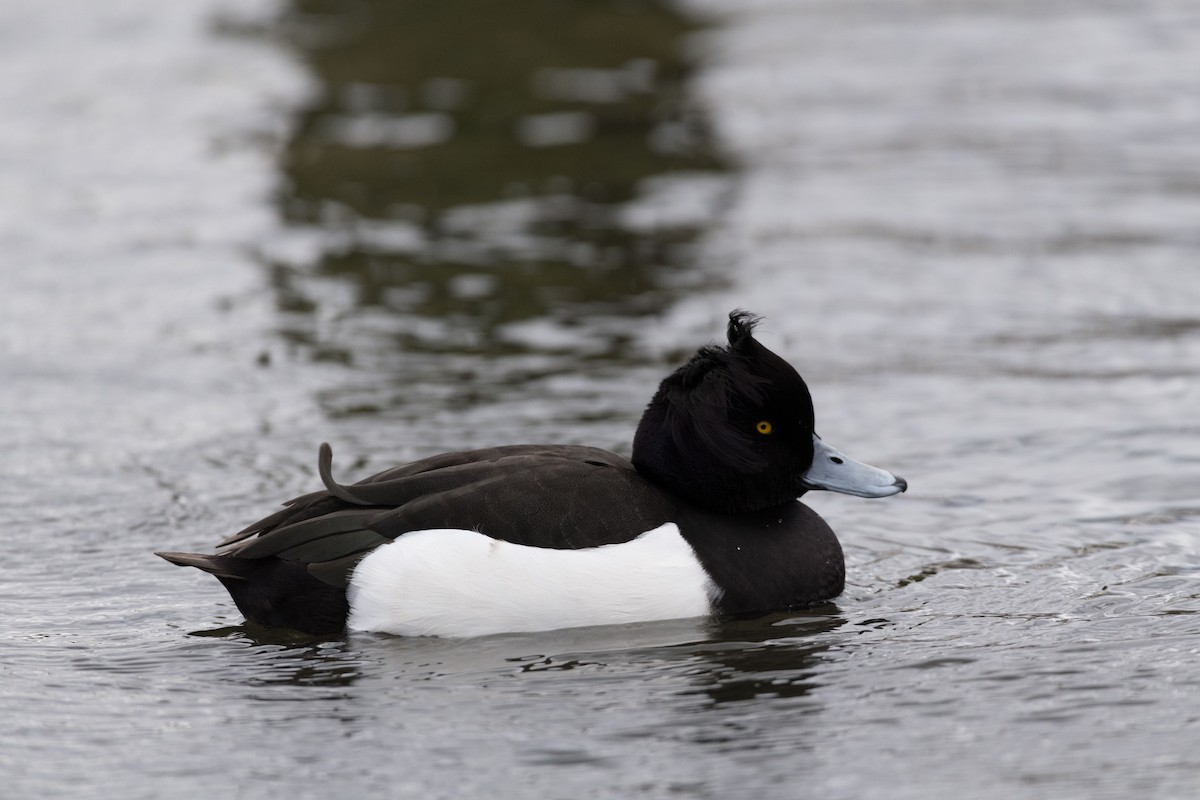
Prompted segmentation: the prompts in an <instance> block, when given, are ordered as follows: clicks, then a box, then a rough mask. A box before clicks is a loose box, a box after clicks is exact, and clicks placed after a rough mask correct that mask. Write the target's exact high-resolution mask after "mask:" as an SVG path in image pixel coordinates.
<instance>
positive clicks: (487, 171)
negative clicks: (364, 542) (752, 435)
mask: <svg viewBox="0 0 1200 800" xmlns="http://www.w3.org/2000/svg"><path fill="white" fill-rule="evenodd" d="M0 75H2V76H3V77H4V79H3V80H0V108H3V109H4V110H5V111H4V115H3V119H0V258H2V261H0V278H2V280H3V285H2V287H0V288H2V289H3V291H2V292H0V449H2V450H3V457H2V459H0V464H2V465H3V469H2V472H0V475H2V478H3V479H2V480H0V517H2V519H3V521H4V523H5V524H4V527H3V531H4V532H3V558H2V559H0V620H2V622H0V719H3V720H4V725H3V726H0V731H2V732H0V776H2V777H3V785H2V788H0V796H3V797H5V798H9V797H13V798H34V797H37V798H43V797H76V796H77V797H84V796H86V797H120V798H143V797H144V798H157V797H184V798H186V797H213V796H224V797H246V798H270V797H289V798H295V797H328V796H365V797H373V796H382V797H422V798H427V797H448V798H461V797H497V798H501V797H503V798H511V797H547V798H560V797H561V798H578V797H633V796H645V797H699V798H710V797H711V798H724V797H731V796H750V795H753V796H756V797H766V798H794V797H795V798H798V797H808V796H821V797H828V798H874V797H879V798H883V797H886V798H909V797H921V798H928V797H940V796H954V797H961V796H970V797H979V798H1000V797H1004V798H1011V797H1033V798H1040V797H1045V798H1064V797H1071V798H1126V797H1147V798H1151V797H1152V798H1176V797H1178V798H1186V797H1193V796H1195V792H1196V790H1197V789H1198V788H1200V755H1198V753H1200V671H1198V669H1197V665H1198V664H1200V622H1198V619H1200V618H1198V617H1197V614H1198V612H1200V572H1198V569H1197V565H1198V563H1200V555H1198V551H1200V422H1198V421H1197V409H1200V311H1198V309H1200V9H1198V8H1197V7H1195V6H1194V5H1193V4H1189V3H1184V2H1161V1H1159V2H1155V1H1152V2H1134V1H1133V0H1128V1H1125V0H1121V1H1119V2H1107V3H1095V2H1083V1H1082V0H1079V1H1078V2H1076V1H1074V0H1066V1H1065V2H1059V3H1054V4H1046V3H1039V2H992V1H991V0H981V1H980V2H962V3H955V2H932V1H931V0H906V1H904V2H884V1H883V0H849V1H847V0H839V1H838V2H833V0H828V1H827V2H768V1H766V0H764V2H755V3H734V2H723V1H722V0H702V1H700V0H698V2H694V3H689V4H685V5H683V6H677V5H666V4H658V3H649V2H632V1H628V0H626V1H622V2H612V3H602V2H596V3H583V2H563V3H553V4H547V3H535V2H520V1H518V2H510V3H489V2H482V0H472V1H471V2H465V3H457V4H448V3H436V2H432V1H430V2H410V3H386V2H382V1H381V0H356V1H355V2H350V0H345V2H341V1H338V2H335V1H334V0H326V1H323V2H315V1H313V0H303V1H302V0H293V2H291V3H279V4H275V3H271V2H253V3H246V2H239V3H233V2H224V1H223V0H203V1H202V0H196V1H195V2H191V3H167V4H163V3H151V2H149V1H148V0H115V1H114V2H109V3H104V4H99V5H96V6H95V7H94V8H93V7H90V6H89V7H88V8H86V9H85V8H83V7H82V6H80V5H78V4H71V3H43V4H29V3H20V2H12V1H11V0H6V1H5V2H0ZM734 306H742V307H746V308H750V309H753V310H755V311H758V312H760V313H763V314H766V315H767V316H768V321H767V323H766V324H765V325H764V332H763V339H764V341H765V342H766V343H767V344H768V345H769V346H771V347H773V348H774V349H776V350H777V351H779V352H780V353H782V354H784V355H786V356H787V357H789V358H790V359H791V360H792V361H793V362H794V363H795V364H797V366H798V367H799V368H800V369H801V371H802V372H803V373H804V374H805V376H806V377H807V378H808V380H809V383H810V385H811V386H812V388H813V391H814V395H815V399H816V404H817V415H818V422H819V425H820V430H821V431H822V433H823V435H824V436H825V437H826V438H827V439H828V440H829V441H831V442H833V443H834V444H836V445H837V446H839V447H841V448H843V449H844V450H846V451H847V452H849V453H851V454H853V455H855V456H857V457H861V458H863V459H866V460H869V461H871V462H873V463H877V464H880V465H882V466H886V467H887V468H890V469H893V470H895V471H896V472H897V473H899V474H902V475H904V476H905V477H906V478H908V479H909V481H910V483H911V486H912V489H911V491H910V492H909V493H908V494H907V495H905V496H903V497H901V498H896V499H892V500H889V501H878V502H867V501H862V500H858V499H855V498H848V497H835V496H829V497H823V496H817V497H814V496H811V495H810V496H809V500H810V502H811V504H812V505H813V506H814V507H816V508H817V509H818V510H819V511H820V512H821V513H822V514H823V515H825V516H826V518H827V519H828V520H829V521H830V522H831V524H832V525H833V527H834V528H835V530H837V531H838V532H839V534H840V537H841V539H842V541H843V544H844V546H845V549H846V555H847V562H848V572H849V578H848V586H847V590H846V593H845V594H844V595H843V596H842V597H841V598H839V599H838V601H837V603H836V605H832V606H829V607H826V608H823V609H820V610H819V611H818V612H815V613H809V614H778V615H773V616H771V617H768V618H766V619H761V620H742V621H706V620H684V621H677V622H667V623H655V624H647V625H639V626H629V627H622V628H603V629H583V630H573V631H560V632H552V633H546V634H539V635H519V636H518V635H510V636H496V637H488V638H484V639H475V640H463V641H446V640H434V639H422V640H403V639H397V638H390V637H383V636H365V635H353V636H349V637H347V638H346V639H344V640H338V641H331V642H320V643H314V642H305V641H295V640H288V639H287V638H286V637H279V636H271V635H263V634H261V633H255V632H253V631H250V630H247V629H245V628H243V627H241V624H240V623H241V618H240V616H239V615H238V614H237V612H236V609H234V608H233V607H232V605H231V603H230V602H229V600H228V599H227V597H226V596H225V595H224V593H223V591H222V590H221V589H220V587H219V586H218V585H217V584H216V582H215V581H212V580H211V579H210V578H207V577H206V576H202V575H200V574H199V573H194V572H185V571H182V570H178V569H175V568H171V567H169V566H168V565H166V564H165V563H163V562H160V561H158V560H157V559H155V558H153V557H152V556H151V555H150V551H152V550H154V549H162V548H167V549H181V550H187V549H205V548H207V547H209V546H210V545H211V544H212V543H213V542H215V541H216V540H217V539H219V538H220V537H222V536H224V535H225V534H226V533H228V532H230V531H232V530H234V529H236V528H238V527H241V525H243V524H244V523H245V522H246V521H248V520H249V519H253V518H255V517H256V516H258V515H261V514H262V513H264V512H265V511H266V510H267V509H269V508H270V507H271V506H273V505H274V504H275V503H277V502H279V501H281V500H283V499H285V498H287V497H290V496H292V495H294V494H297V493H300V492H304V491H309V490H311V489H313V488H315V487H316V485H317V479H316V477H315V453H316V446H317V444H318V443H319V442H320V441H323V440H328V441H330V442H332V443H333V445H334V449H335V454H336V458H337V461H336V462H335V469H336V470H337V474H339V475H340V476H342V477H343V478H344V479H347V480H348V479H352V478H355V477H358V476H361V475H365V474H367V473H369V472H372V471H375V470H377V469H381V468H383V467H385V466H388V465H390V464H392V463H396V462H401V461H405V460H409V459H411V458H415V457H419V456H422V455H427V454H430V453H434V452H438V451H442V450H445V449H452V448H462V447H470V446H478V445H484V444H494V443H510V442H520V441H552V442H580V443H588V444H596V445H600V446H605V447H610V448H613V449H615V450H618V451H620V452H628V447H629V440H630V438H631V432H632V430H633V426H634V424H635V422H636V419H637V417H638V415H639V413H640V410H641V408H642V406H643V405H644V403H645V402H646V400H647V398H648V396H649V394H650V392H651V390H652V388H653V386H654V385H655V383H656V382H657V380H658V378H659V377H660V376H661V375H662V374H663V373H664V372H665V371H666V370H668V369H669V368H670V366H671V365H672V364H674V363H676V362H677V361H678V360H679V359H680V358H681V357H682V356H683V355H684V354H686V353H687V352H688V351H689V350H690V349H692V348H694V347H695V346H696V345H698V344H701V343H704V342H706V341H709V340H711V339H714V338H716V337H717V336H718V335H719V334H720V331H721V323H722V319H723V315H724V313H725V312H726V311H728V309H729V308H731V307H734Z"/></svg>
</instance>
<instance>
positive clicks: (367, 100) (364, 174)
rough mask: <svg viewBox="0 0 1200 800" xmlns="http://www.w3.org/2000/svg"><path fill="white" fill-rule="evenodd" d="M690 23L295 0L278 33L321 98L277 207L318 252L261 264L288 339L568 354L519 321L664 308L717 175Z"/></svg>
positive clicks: (427, 1)
mask: <svg viewBox="0 0 1200 800" xmlns="http://www.w3.org/2000/svg"><path fill="white" fill-rule="evenodd" d="M695 27H696V25H695V22H694V21H692V20H689V19H687V18H685V17H684V16H683V15H682V14H681V13H680V12H679V11H678V10H676V9H674V8H673V7H672V6H671V5H670V4H666V3H661V2H649V1H647V0H622V1H620V2H569V1H563V0H555V2H540V1H537V0H510V1H509V2H492V1H491V0H463V1H462V2H454V3H447V2H435V1H434V0H411V1H409V2H386V1H385V0H357V1H355V0H293V2H292V3H291V5H290V7H289V8H288V9H287V10H286V12H285V13H284V14H283V15H282V17H281V18H280V21H279V30H280V31H281V32H282V35H283V36H284V38H285V39H286V41H288V42H290V43H291V44H292V45H293V46H294V47H295V48H296V50H297V51H298V53H299V54H300V55H301V56H302V57H303V59H304V60H305V62H306V63H307V64H308V65H309V67H310V68H311V71H312V74H313V76H314V78H315V80H316V82H317V85H318V91H317V92H315V93H314V96H313V98H312V100H311V102H310V104H309V105H308V106H307V107H306V108H303V109H302V110H301V111H300V112H299V113H298V115H297V119H296V120H295V123H294V125H293V129H292V130H293V132H292V134H291V138H290V139H289V141H288V142H287V144H286V148H285V150H284V152H283V155H282V163H281V169H282V171H283V173H284V175H285V177H286V183H285V189H284V190H283V191H282V192H281V193H280V195H279V198H278V203H279V207H280V211H281V214H282V215H283V217H284V219H285V220H286V221H287V222H288V223H289V224H290V225H292V226H293V228H294V229H295V230H297V231H300V232H303V233H304V234H305V235H307V236H310V237H311V238H312V240H313V241H314V242H315V247H309V248H307V249H306V250H305V254H306V255H305V257H303V258H294V257H293V258H282V257H279V258H274V259H273V261H272V265H271V267H272V269H271V273H270V274H271V277H272V281H273V284H274V286H275V287H276V289H277V296H278V301H279V305H280V308H281V310H282V311H284V312H287V313H285V319H286V320H288V321H287V323H286V325H285V327H286V331H285V333H286V334H287V335H288V336H289V338H290V339H291V340H292V341H294V342H296V343H297V344H301V345H304V346H306V347H308V348H310V349H311V351H312V352H315V353H316V354H317V355H318V356H319V357H326V358H333V359H338V360H343V361H346V362H349V363H359V362H362V361H363V360H364V359H365V361H367V362H369V363H370V364H371V365H372V366H373V367H375V368H378V367H379V366H380V363H381V360H382V361H383V362H387V361H388V358H387V355H386V354H387V353H389V352H391V353H397V352H409V353H412V352H414V351H427V352H428V351H434V352H447V351H450V352H457V353H464V354H465V353H475V354H488V355H499V354H503V353H511V352H528V351H530V350H533V351H542V350H555V349H560V350H561V349H562V348H564V347H565V348H566V349H568V350H569V349H571V347H573V345H572V344H571V343H570V342H567V343H566V344H564V340H563V338H562V337H558V338H554V337H551V338H554V341H549V340H546V341H541V340H540V339H539V338H538V337H537V336H532V337H531V336H528V335H523V336H514V335H511V326H512V324H513V323H518V322H522V321H529V320H534V319H545V320H549V321H550V322H552V323H553V324H554V325H556V326H565V327H567V328H585V329H586V328H588V327H589V325H591V324H592V322H593V321H595V320H599V319H607V320H612V319H613V318H614V317H616V318H621V317H628V316H629V315H637V314H643V313H647V312H650V311H653V310H656V309H659V308H661V307H662V306H663V305H664V304H665V303H667V302H669V300H670V298H671V296H672V295H673V293H675V292H678V291H681V288H680V287H681V285H683V284H685V283H686V280H685V278H686V277H687V270H686V262H687V260H688V259H687V257H688V244H689V243H690V242H691V241H692V240H693V239H694V238H695V234H696V232H697V231H698V230H699V229H700V228H701V227H702V226H704V225H705V224H707V222H708V221H709V219H710V218H711V216H712V214H713V213H714V210H715V208H716V205H715V204H716V203H718V202H719V197H720V187H721V185H722V183H721V181H720V180H719V179H718V178H717V177H716V176H718V175H719V172H720V169H721V165H720V164H719V163H718V161H717V159H716V158H715V157H714V155H713V153H712V151H711V148H710V146H709V141H708V137H707V135H706V132H705V126H704V121H703V118H702V115H701V114H700V112H699V110H698V109H697V107H696V106H695V104H694V103H693V102H691V101H690V100H689V96H688V92H687V89H688V86H687V82H688V76H689V71H690V69H691V67H690V65H689V63H688V62H687V61H686V60H685V52H686V48H685V44H686V40H687V36H688V34H689V33H691V32H692V31H694V30H695ZM648 179H655V180H652V181H651V180H648ZM668 206H669V207H670V208H675V207H682V208H685V209H687V210H685V211H684V212H682V213H670V212H669V210H668V211H662V209H664V208H666V207H668ZM660 211H661V212H662V213H660ZM318 316H320V317H323V318H324V319H325V320H326V323H325V324H323V325H322V326H320V330H319V332H318V326H317V324H316V323H315V321H314V320H315V318H316V317H318ZM329 320H333V322H332V323H330V322H329ZM434 323H436V324H434ZM611 328H613V326H612V325H608V326H607V327H605V326H604V325H601V326H600V327H599V328H598V329H597V330H600V329H603V330H601V332H599V333H596V332H594V331H593V332H590V333H589V335H590V336H591V339H590V341H591V345H590V348H591V350H590V352H591V353H592V354H595V352H596V350H597V349H599V350H601V351H602V350H604V349H605V347H606V345H605V344H604V340H605V338H606V337H608V338H612V337H611V336H610V335H609V334H608V333H605V332H604V331H608V330H610V329H611ZM448 331H453V333H452V334H451V333H448ZM596 336H599V338H600V339H601V344H600V345H598V346H597V345H596V343H595V342H596ZM609 344H611V345H612V346H614V347H615V346H616V345H615V344H613V343H612V342H610V343H609Z"/></svg>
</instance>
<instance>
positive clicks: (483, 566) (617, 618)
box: [348, 523, 716, 636]
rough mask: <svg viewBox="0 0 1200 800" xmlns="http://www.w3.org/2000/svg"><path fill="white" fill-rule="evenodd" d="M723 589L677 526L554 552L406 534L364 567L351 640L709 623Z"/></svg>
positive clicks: (449, 532) (455, 535)
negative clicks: (357, 634)
mask: <svg viewBox="0 0 1200 800" xmlns="http://www.w3.org/2000/svg"><path fill="white" fill-rule="evenodd" d="M715 592H716V589H715V587H714V586H713V583H712V581H711V579H710V578H709V576H708V573H706V572H705V571H704V568H703V567H701V566H700V562H699V561H698V560H697V559H696V555H695V553H693V552H692V548H691V545H689V544H688V543H687V542H686V541H685V540H684V539H683V537H682V536H680V534H679V528H678V527H677V526H676V525H674V524H671V523H667V524H666V525H662V526H660V527H658V528H655V529H654V530H652V531H647V532H646V533H643V534H642V535H641V536H639V537H638V538H637V539H634V540H633V541H631V542H626V543H624V544H610V545H605V546H603V547H592V548H588V549H586V550H552V549H548V548H543V547H528V546H526V545H519V544H511V543H509V542H501V541H498V540H496V539H491V538H488V537H487V536H484V535H483V534H481V533H475V532H474V531H467V530H457V529H446V530H427V531H414V532H412V533H406V534H404V535H403V536H401V537H400V538H399V539H397V540H396V541H394V542H391V543H390V544H386V545H383V546H382V547H379V548H377V549H375V550H373V551H372V552H371V553H369V554H368V555H367V556H366V558H364V559H363V560H362V561H361V562H359V564H358V566H357V567H356V568H355V570H354V575H353V576H352V578H351V580H350V590H349V597H350V619H349V622H348V625H349V627H350V628H351V629H353V630H361V631H379V632H382V633H394V634H399V635H401V636H483V635H486V634H491V633H505V632H518V631H544V630H554V629H556V628H574V627H579V626H583V625H611V624H619V623H627V622H637V621H644V620H657V619H680V618H684V617H697V616H702V615H705V614H708V613H709V612H710V609H711V604H710V598H711V597H715Z"/></svg>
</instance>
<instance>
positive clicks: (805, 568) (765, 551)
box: [679, 501, 846, 614]
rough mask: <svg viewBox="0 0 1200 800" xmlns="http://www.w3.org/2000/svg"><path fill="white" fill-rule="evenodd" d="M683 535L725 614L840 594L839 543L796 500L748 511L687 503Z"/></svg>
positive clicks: (842, 580)
mask: <svg viewBox="0 0 1200 800" xmlns="http://www.w3.org/2000/svg"><path fill="white" fill-rule="evenodd" d="M679 525H680V530H681V531H682V532H683V536H684V538H685V539H687V541H688V542H689V543H690V544H691V545H692V548H693V549H694V550H695V552H696V555H697V557H698V558H699V559H700V563H701V564H703V566H704V569H705V570H707V572H708V574H709V575H711V576H712V578H713V581H714V582H715V583H716V585H717V586H718V587H719V588H720V589H721V590H722V595H721V597H720V599H719V600H718V602H717V604H716V610H717V611H718V612H720V613H724V614H745V613H754V612H767V611H774V610H778V609H783V608H797V607H804V606H811V605H813V604H815V603H820V602H824V601H827V600H831V599H832V598H834V597H836V596H838V595H839V594H841V593H842V589H843V587H844V585H845V580H846V566H845V561H844V559H843V557H842V546H841V544H839V543H838V540H837V537H836V536H835V535H834V533H833V530H832V529H830V527H829V526H828V525H827V524H826V523H825V520H823V519H821V517H820V515H818V514H817V512H815V511H813V510H812V509H811V508H809V507H808V506H806V505H804V504H803V503H800V502H798V501H796V502H791V503H786V504H784V505H782V506H776V507H775V508H769V509H766V510H764V511H757V512H754V513H751V514H713V513H711V512H706V511H700V510H697V509H688V510H686V511H684V512H683V513H682V514H681V517H680V519H679Z"/></svg>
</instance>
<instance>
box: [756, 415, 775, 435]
mask: <svg viewBox="0 0 1200 800" xmlns="http://www.w3.org/2000/svg"><path fill="white" fill-rule="evenodd" d="M754 429H755V430H756V431H758V432H759V433H761V434H763V435H764V436H765V435H766V434H768V433H770V432H771V431H772V430H773V428H772V426H771V423H769V422H767V421H766V420H765V419H764V420H763V421H762V422H760V423H758V424H757V425H755V426H754Z"/></svg>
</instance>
